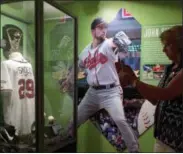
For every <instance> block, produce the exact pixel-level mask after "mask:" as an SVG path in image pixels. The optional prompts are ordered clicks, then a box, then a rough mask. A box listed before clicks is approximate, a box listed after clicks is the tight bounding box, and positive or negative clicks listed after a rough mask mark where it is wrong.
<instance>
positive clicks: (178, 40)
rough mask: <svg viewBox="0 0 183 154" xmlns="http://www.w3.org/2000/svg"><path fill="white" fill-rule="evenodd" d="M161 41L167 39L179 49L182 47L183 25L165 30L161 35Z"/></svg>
mask: <svg viewBox="0 0 183 154" xmlns="http://www.w3.org/2000/svg"><path fill="white" fill-rule="evenodd" d="M159 38H160V39H161V41H162V42H163V41H166V42H167V43H168V44H174V45H176V46H177V47H178V48H179V49H183V48H182V41H183V27H182V26H174V27H172V28H170V29H167V30H165V31H164V32H162V33H161V34H160V36H159Z"/></svg>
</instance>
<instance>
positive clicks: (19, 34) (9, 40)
mask: <svg viewBox="0 0 183 154" xmlns="http://www.w3.org/2000/svg"><path fill="white" fill-rule="evenodd" d="M3 39H4V40H5V42H6V46H5V48H3V55H4V57H5V58H6V59H8V55H9V54H10V53H11V52H16V51H17V52H22V50H23V31H22V30H21V29H20V28H19V27H17V26H15V25H12V24H7V25H4V26H3Z"/></svg>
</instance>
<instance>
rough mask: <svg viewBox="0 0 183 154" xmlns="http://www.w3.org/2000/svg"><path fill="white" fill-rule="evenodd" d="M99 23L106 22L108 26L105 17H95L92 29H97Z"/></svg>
mask: <svg viewBox="0 0 183 154" xmlns="http://www.w3.org/2000/svg"><path fill="white" fill-rule="evenodd" d="M99 24H104V25H105V26H106V27H107V25H108V24H107V22H105V20H104V19H103V18H95V19H94V20H93V22H92V23H91V29H95V28H96V27H97V26H98V25H99Z"/></svg>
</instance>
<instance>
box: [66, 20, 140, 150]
mask: <svg viewBox="0 0 183 154" xmlns="http://www.w3.org/2000/svg"><path fill="white" fill-rule="evenodd" d="M106 32H107V23H106V22H105V21H104V20H103V19H102V18H96V19H94V20H93V22H92V23H91V34H92V37H93V41H92V43H90V44H89V45H87V46H86V48H85V49H84V50H83V51H82V53H81V54H80V55H79V61H78V65H79V67H80V68H82V69H85V70H86V72H87V82H88V84H89V85H90V88H89V89H88V91H87V92H86V94H85V96H84V98H83V99H82V101H81V103H80V104H79V106H78V121H77V122H78V123H77V124H78V126H80V125H81V124H83V123H84V122H86V121H87V120H88V119H89V117H90V116H92V115H93V114H94V113H96V112H97V111H98V110H100V109H102V108H104V109H105V110H106V111H107V112H108V113H109V115H110V116H111V117H112V119H113V120H114V121H115V123H116V125H117V126H118V128H119V130H120V132H121V134H122V137H123V139H124V141H125V143H126V145H127V148H128V151H129V152H139V144H138V140H137V138H136V136H135V135H134V133H133V131H132V129H131V127H130V126H129V125H128V123H127V121H126V118H125V114H124V110H123V103H122V101H123V98H122V97H123V90H122V87H121V86H120V82H119V77H118V73H117V70H116V66H115V62H117V61H118V52H119V51H120V52H126V51H127V49H128V45H129V44H131V41H130V40H129V38H128V36H127V35H126V34H125V33H124V32H123V31H120V32H118V33H117V34H116V35H115V36H114V37H113V38H110V39H107V38H106ZM70 76H71V75H70ZM69 78H71V77H68V80H69ZM68 80H67V81H68ZM71 128H72V124H70V126H69V130H70V131H69V133H72V131H71V130H72V129H71Z"/></svg>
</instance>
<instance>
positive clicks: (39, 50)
mask: <svg viewBox="0 0 183 154" xmlns="http://www.w3.org/2000/svg"><path fill="white" fill-rule="evenodd" d="M23 1H30V0H3V1H1V2H0V5H1V4H7V3H16V2H23ZM33 1H34V4H35V57H36V58H35V66H36V73H35V79H36V84H35V86H36V99H35V103H36V151H37V152H44V131H43V130H44V96H43V94H44V71H43V70H44V69H43V68H44V67H43V66H44V63H43V62H44V52H43V51H44V47H43V41H44V35H43V34H44V33H43V30H44V27H43V26H44V21H43V14H44V12H43V11H44V10H43V3H44V1H45V2H47V3H49V4H50V5H52V6H53V7H55V8H57V9H59V10H60V11H62V12H64V13H66V14H68V15H69V16H71V17H72V18H73V19H74V108H73V119H74V120H73V123H74V137H75V142H76V141H77V104H78V103H77V102H78V97H77V96H78V90H77V84H76V81H77V72H78V71H77V69H78V67H77V56H78V52H77V49H78V46H77V45H78V42H77V40H78V33H77V29H78V27H77V19H76V17H74V16H73V15H72V14H70V13H68V11H67V10H66V9H65V8H62V7H61V6H60V5H58V4H57V3H56V2H55V1H53V0H33ZM0 7H1V6H0ZM1 14H3V13H2V12H1ZM3 15H4V14H3ZM6 16H8V15H6ZM11 18H14V17H11ZM14 19H16V20H18V21H20V22H23V23H26V24H29V23H27V22H25V21H23V20H20V19H19V18H14ZM38 94H39V95H38Z"/></svg>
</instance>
